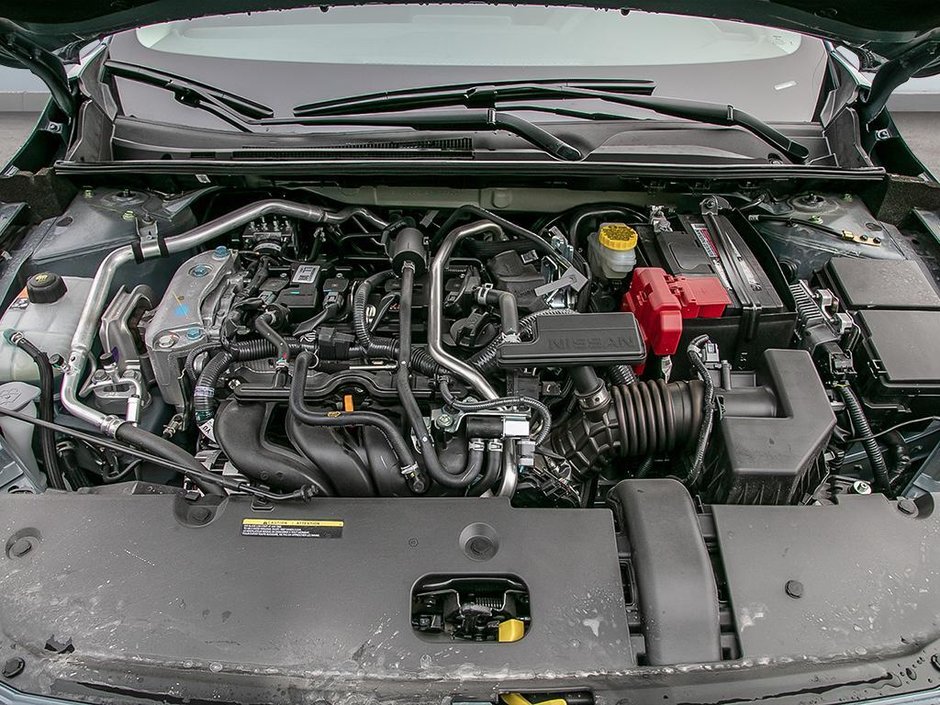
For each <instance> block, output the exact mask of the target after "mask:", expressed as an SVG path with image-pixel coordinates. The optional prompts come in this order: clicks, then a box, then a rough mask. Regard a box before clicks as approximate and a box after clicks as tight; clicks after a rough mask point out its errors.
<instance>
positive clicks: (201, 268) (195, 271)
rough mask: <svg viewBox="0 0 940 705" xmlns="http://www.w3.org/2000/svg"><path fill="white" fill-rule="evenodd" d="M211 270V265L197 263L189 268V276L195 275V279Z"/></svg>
mask: <svg viewBox="0 0 940 705" xmlns="http://www.w3.org/2000/svg"><path fill="white" fill-rule="evenodd" d="M211 271H212V267H210V266H209V265H207V264H197V265H196V266H195V267H193V268H192V269H190V270H189V276H191V277H196V278H197V279H199V278H200V277H204V276H206V275H207V274H208V273H209V272H211Z"/></svg>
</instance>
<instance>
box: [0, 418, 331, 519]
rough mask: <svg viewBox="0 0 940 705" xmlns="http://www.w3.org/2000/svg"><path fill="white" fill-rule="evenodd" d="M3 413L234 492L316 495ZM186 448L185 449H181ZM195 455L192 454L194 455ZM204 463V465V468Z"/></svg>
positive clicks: (288, 497) (276, 497)
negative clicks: (282, 490) (257, 483)
mask: <svg viewBox="0 0 940 705" xmlns="http://www.w3.org/2000/svg"><path fill="white" fill-rule="evenodd" d="M0 416H9V417H10V418H12V419H16V420H17V421H23V422H24V423H28V424H32V425H33V426H36V427H38V428H48V429H50V430H52V431H58V432H59V433H61V434H62V435H64V436H71V437H72V438H77V439H79V440H81V441H84V442H85V443H88V444H90V445H92V446H101V447H102V448H110V449H111V450H114V451H116V452H118V453H124V454H126V455H130V456H132V457H134V458H139V459H140V460H145V461H147V462H148V463H153V464H154V465H159V466H161V467H165V468H167V469H169V470H175V471H176V472H178V473H180V474H181V475H184V476H185V477H188V478H189V479H190V480H193V481H194V482H195V481H196V480H197V479H198V480H202V481H205V482H207V483H213V484H215V485H217V486H218V487H221V488H224V489H227V490H231V491H233V492H245V493H246V494H250V495H253V496H255V497H262V498H263V499H268V500H271V501H275V502H277V501H293V500H298V499H301V500H308V499H310V498H311V497H312V496H313V494H312V491H311V489H310V488H308V487H303V488H301V489H299V490H295V491H294V492H291V493H289V494H278V493H276V492H269V491H268V490H264V489H261V488H260V487H254V486H253V485H249V484H248V483H245V482H239V481H236V480H230V479H228V478H226V477H222V476H221V475H214V474H213V473H211V472H209V471H208V470H205V469H200V470H196V469H195V468H194V467H189V466H188V465H186V464H180V463H177V462H174V461H172V460H168V459H166V458H162V457H160V456H159V455H153V454H152V453H148V452H146V451H142V450H138V449H137V448H134V447H133V446H128V445H125V444H123V443H117V442H115V441H112V440H111V439H110V438H104V437H101V436H93V435H92V434H90V433H85V432H84V431H79V430H77V429H74V428H70V427H68V426H63V425H62V424H58V423H54V422H50V421H44V420H43V419H37V418H33V417H32V416H26V415H25V414H21V413H19V412H17V411H12V410H10V409H5V408H3V407H0ZM123 425H125V426H130V424H123ZM181 450H182V449H181ZM190 457H192V456H190ZM201 467H202V466H201V465H200V468H201Z"/></svg>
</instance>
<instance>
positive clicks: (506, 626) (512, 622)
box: [498, 619, 525, 644]
mask: <svg viewBox="0 0 940 705" xmlns="http://www.w3.org/2000/svg"><path fill="white" fill-rule="evenodd" d="M523 636H525V624H523V623H522V621H521V620H518V619H507V620H506V621H505V622H500V623H499V635H498V640H499V643H501V644H509V643H511V642H513V641H519V640H520V639H521V638H522V637H523Z"/></svg>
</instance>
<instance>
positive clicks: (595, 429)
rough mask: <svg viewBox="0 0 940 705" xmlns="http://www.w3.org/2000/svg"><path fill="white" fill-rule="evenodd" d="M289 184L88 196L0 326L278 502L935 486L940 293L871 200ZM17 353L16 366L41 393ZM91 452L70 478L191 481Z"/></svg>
mask: <svg viewBox="0 0 940 705" xmlns="http://www.w3.org/2000/svg"><path fill="white" fill-rule="evenodd" d="M273 196H274V194H270V197H268V198H264V199H255V200H249V199H245V201H246V202H244V203H239V205H237V206H236V207H229V203H230V202H231V201H232V200H235V201H236V202H237V201H238V200H241V199H238V198H237V196H235V195H234V194H231V195H229V194H224V195H223V194H219V193H216V194H213V195H212V196H207V197H205V198H206V200H208V201H210V202H211V203H207V204H203V208H206V209H207V210H206V212H205V214H204V215H203V216H201V218H200V217H199V216H197V215H196V214H195V212H194V209H193V204H187V206H186V208H184V209H183V210H182V211H181V212H179V213H178V214H176V216H175V217H174V220H175V221H177V222H173V221H171V222H169V223H166V222H160V219H159V217H158V215H157V213H158V212H159V211H158V210H157V209H158V208H160V207H162V208H163V209H167V204H166V203H165V202H164V203H161V202H159V201H157V202H154V199H155V196H154V194H146V193H143V192H133V191H129V190H124V191H120V192H106V193H103V194H98V193H94V192H93V194H92V195H91V196H90V197H89V198H86V199H77V201H76V205H77V208H76V210H77V213H76V215H77V216H78V221H76V222H72V223H69V225H68V226H62V225H61V224H62V223H63V222H64V221H65V220H67V219H68V218H71V217H72V216H67V217H66V218H64V219H60V221H59V223H58V224H57V225H54V226H53V228H54V229H61V230H62V233H61V235H60V234H59V233H56V232H53V233H52V234H51V235H52V236H53V238H55V239H53V243H52V248H51V250H50V249H49V248H44V249H43V250H41V251H40V252H39V253H38V254H39V259H40V261H38V262H37V261H35V260H36V259H37V257H34V258H33V259H34V261H33V262H32V263H31V266H32V267H34V268H41V270H42V271H38V272H36V273H34V274H32V275H31V276H27V277H25V279H26V281H25V286H24V287H23V289H22V291H21V293H20V294H19V295H17V297H16V298H15V299H14V300H13V301H12V302H11V304H10V305H9V307H8V309H7V312H6V314H5V317H4V320H3V322H2V323H3V328H4V329H8V330H10V331H18V332H19V333H20V335H21V336H23V337H25V338H26V339H27V340H29V341H31V342H32V343H33V344H35V345H36V347H38V348H40V349H41V350H42V351H43V352H45V353H46V354H48V355H55V356H57V357H56V358H55V360H54V361H58V364H59V367H58V368H57V369H56V371H55V372H56V374H57V375H58V374H59V372H62V381H63V387H62V405H63V407H64V410H65V412H66V413H65V415H64V417H63V418H66V419H67V418H73V419H74V421H75V422H76V423H78V427H81V426H82V422H83V423H84V426H85V427H86V428H87V426H88V425H92V426H96V427H98V429H99V430H102V431H104V432H106V433H108V432H111V433H112V434H113V432H114V431H115V430H116V429H117V428H118V427H120V426H123V427H124V428H125V429H129V428H131V427H138V428H140V429H142V430H146V431H148V432H149V433H151V434H154V435H157V436H160V437H161V438H163V439H164V440H165V441H166V440H169V441H170V442H171V443H173V444H175V445H177V446H180V447H182V448H183V449H185V450H187V451H188V452H190V453H192V454H193V455H194V456H195V457H196V458H198V459H199V462H200V464H201V465H202V466H204V468H205V469H206V471H208V472H210V473H215V474H217V475H218V476H219V477H222V478H226V479H227V480H229V484H230V485H231V483H235V484H236V485H237V484H238V483H241V484H242V485H244V486H257V487H258V488H263V489H264V490H265V491H268V492H270V493H272V494H273V495H277V494H278V493H287V494H289V493H300V495H299V496H308V497H313V496H345V497H367V496H415V495H419V496H422V495H430V496H440V495H447V496H452V495H458V496H463V495H468V496H482V495H494V494H495V495H501V496H508V497H512V498H514V502H515V503H517V504H518V505H520V506H548V507H552V506H554V507H579V506H580V507H586V506H592V505H593V504H594V503H595V502H596V501H597V500H598V498H602V497H603V496H604V495H605V494H606V491H605V490H604V488H605V487H607V488H609V487H610V486H612V485H613V484H615V483H616V482H617V481H618V480H621V479H625V478H630V477H638V478H644V477H671V478H675V479H677V480H679V481H681V482H683V483H684V484H685V485H686V486H687V487H688V488H689V489H690V491H692V492H693V493H695V494H697V495H698V496H700V497H701V498H702V500H703V501H705V502H707V503H742V504H806V503H812V502H819V501H831V499H832V492H837V493H838V492H842V491H850V492H851V491H859V490H860V488H861V489H864V486H865V483H867V486H868V487H870V488H873V489H874V491H880V492H884V493H885V494H887V495H888V496H891V497H894V496H897V495H898V494H899V493H901V492H903V491H904V490H905V488H906V487H908V486H909V485H910V483H911V482H912V481H913V480H914V476H913V475H912V473H914V471H915V467H916V463H915V462H913V461H912V460H911V459H910V457H909V455H910V454H909V452H908V451H907V450H905V443H904V439H903V438H901V437H898V436H897V434H896V433H894V432H891V433H888V432H886V431H885V429H886V428H888V427H889V426H892V425H893V424H896V423H898V422H899V421H901V422H903V421H905V420H908V419H910V418H920V417H923V416H924V415H925V414H928V412H929V411H930V409H931V408H933V407H934V406H935V404H936V400H937V392H938V383H940V370H935V369H932V368H931V365H933V366H934V367H935V363H932V362H931V361H930V359H931V356H930V355H929V352H928V350H927V349H924V350H917V349H916V345H915V344H914V343H913V341H907V342H903V341H904V338H906V337H910V334H909V333H907V332H906V330H907V329H910V330H915V329H916V330H920V331H923V332H924V335H923V336H922V337H921V338H920V339H921V340H923V341H924V343H925V344H926V343H927V341H929V340H930V339H931V335H932V334H935V333H936V332H938V330H940V295H938V293H937V290H936V287H935V285H934V284H933V282H932V281H931V279H930V272H929V269H928V265H929V264H930V262H928V261H925V260H924V259H923V258H921V257H918V256H917V255H916V253H905V251H904V249H903V248H904V247H905V246H906V245H907V243H906V241H905V238H904V237H902V236H901V235H900V234H899V233H898V234H897V235H896V236H895V237H891V235H890V231H889V230H887V229H886V228H892V226H885V225H879V224H876V223H874V222H871V218H872V216H871V215H866V214H865V213H859V212H858V211H859V204H857V203H853V202H852V201H851V200H848V201H847V200H845V199H846V198H849V197H834V196H826V195H819V194H804V195H800V196H796V197H794V198H791V199H789V200H783V199H781V200H779V201H777V202H767V203H759V204H744V205H743V207H742V206H740V205H738V206H737V207H735V206H734V205H732V203H731V202H729V200H728V199H726V198H724V197H720V196H706V197H704V198H702V199H701V200H700V202H699V203H698V204H697V206H696V208H695V209H689V208H687V207H686V208H681V207H676V206H661V205H651V206H647V207H640V206H631V205H609V204H607V205H605V204H600V205H593V204H592V205H588V206H581V207H577V208H573V209H570V210H569V211H566V212H562V213H559V214H556V215H552V216H547V215H544V214H539V213H520V214H512V216H508V215H497V214H496V213H494V212H492V211H488V210H485V209H483V208H481V207H478V206H473V205H465V206H461V207H457V208H454V209H442V210H439V209H416V208H400V209H399V208H385V209H381V210H379V209H367V208H365V207H362V206H346V207H344V208H339V207H333V208H331V207H327V206H323V205H313V204H310V203H301V202H299V201H293V200H289V199H287V198H274V197H273ZM83 200H84V202H83ZM223 202H225V203H226V205H225V206H223V205H221V204H222V203H223ZM116 211H120V217H121V219H122V220H121V221H120V223H121V224H125V225H126V224H130V225H133V226H134V231H135V233H134V234H135V235H136V236H137V239H136V241H135V242H131V243H130V244H124V245H123V246H121V247H116V248H115V249H111V250H110V253H109V254H108V255H107V257H105V258H104V259H103V263H100V262H95V259H96V257H95V255H94V253H89V252H88V251H87V249H86V247H85V246H86V240H85V239H84V238H82V239H81V248H82V249H81V250H79V249H78V247H79V243H78V242H75V243H71V242H69V235H68V233H67V232H66V231H67V230H69V229H71V230H78V229H80V226H81V225H82V221H83V220H87V219H88V218H89V217H91V216H95V217H98V218H101V217H102V216H104V217H108V216H109V215H110V216H114V215H117V213H116ZM214 211H220V212H221V211H226V212H221V213H220V214H216V213H215V212H214ZM819 214H823V215H825V216H827V217H831V218H833V219H838V218H842V219H847V220H850V221H851V220H852V219H855V220H858V219H860V218H861V219H862V220H864V221H865V222H864V223H859V224H858V225H855V226H852V225H851V224H846V223H842V224H838V223H837V224H836V227H841V228H842V229H841V230H837V229H836V228H834V227H831V226H828V225H825V224H824V223H823V218H822V217H821V216H820V215H819ZM800 216H803V219H802V220H801V219H800ZM197 218H200V220H201V222H194V221H196V219H197ZM188 219H189V220H190V222H186V221H187V220H188ZM178 223H185V225H187V226H191V227H189V229H188V230H186V231H185V232H183V233H181V234H173V233H172V230H173V229H174V228H180V227H182V226H181V225H179V224H178ZM168 226H169V231H170V232H167V233H164V232H162V230H166V229H168ZM851 227H854V228H855V229H854V230H852V229H850V228H851ZM125 229H126V228H125ZM866 232H870V233H871V234H864V233H866ZM895 232H896V233H897V232H898V231H896V230H895ZM56 235H59V237H55V236H56ZM116 236H117V237H118V238H120V236H119V235H117V234H116ZM811 236H815V237H814V238H813V239H812V240H811V239H810V237H811ZM110 245H117V242H109V241H108V238H104V240H103V242H102V243H101V246H102V247H103V248H107V247H109V246H110ZM103 253H104V250H102V254H103ZM76 255H78V256H77V257H76ZM154 255H156V256H157V257H158V259H157V260H153V259H149V258H150V257H152V256H154ZM135 260H136V261H135ZM155 262H159V264H160V265H161V266H160V267H159V268H155V267H154V266H153V265H154V263H155ZM820 263H823V264H822V265H821V264H820ZM92 266H93V267H94V268H95V269H96V270H97V276H96V277H90V276H87V275H85V276H83V274H85V273H86V272H88V271H89V269H90V268H91V267H92ZM899 284H903V286H899ZM908 327H909V328H908ZM8 338H9V336H8ZM934 339H935V335H934ZM47 341H49V342H47ZM11 348H12V346H9V347H8V349H7V351H6V355H7V358H6V364H5V365H4V369H0V377H2V378H3V380H4V381H7V382H11V381H19V382H34V381H36V380H37V379H38V378H37V372H36V369H37V368H36V366H35V365H34V364H32V361H31V360H30V359H29V357H28V355H27V354H26V353H25V352H24V351H23V350H20V349H11ZM869 417H870V418H869ZM873 429H874V430H873ZM883 431H884V433H881V432H883ZM876 433H877V435H876ZM872 438H880V439H881V440H880V443H872V442H871V439H872ZM889 440H890V441H891V445H890V446H888V447H885V442H886V441H889ZM853 441H854V442H855V447H856V449H858V447H859V444H860V447H861V448H862V450H864V453H863V457H862V458H860V459H859V462H858V463H855V462H854V461H855V458H854V457H853V458H852V459H851V460H849V461H847V460H846V457H845V455H846V452H847V451H848V450H849V449H850V448H851V447H852V446H853ZM70 443H71V445H72V447H71V448H70V449H69V451H68V453H66V454H65V458H64V462H63V463H62V465H63V468H62V469H61V471H60V472H59V474H60V475H62V478H61V479H60V480H59V482H60V483H62V482H64V483H66V484H67V485H68V486H69V487H71V488H72V489H77V488H78V487H83V486H84V487H88V486H97V485H101V484H109V483H113V482H114V481H116V480H118V479H124V480H126V479H136V480H139V481H147V482H154V483H170V484H173V482H174V481H173V480H172V475H173V473H172V472H170V473H169V474H168V472H167V468H160V467H158V466H154V465H153V464H151V463H148V462H147V461H146V460H142V459H141V458H137V459H133V458H130V459H128V458H122V457H121V455H120V453H106V454H102V453H100V452H97V451H96V450H95V449H94V448H92V447H91V446H90V445H89V444H88V443H84V442H82V441H81V440H77V441H74V442H70ZM13 450H14V451H16V450H18V449H16V448H13ZM19 450H21V452H23V453H24V454H25V455H27V456H30V454H31V453H32V450H31V449H26V450H22V448H21V449H19ZM150 450H152V448H151V449H150ZM889 456H892V457H889ZM900 457H907V458H908V460H907V461H899V460H898V458H900ZM28 459H29V460H30V463H29V464H30V465H31V466H32V467H37V466H38V461H37V459H36V455H35V454H33V456H32V457H31V458H28ZM138 461H139V462H138ZM853 463H854V464H853ZM129 467H130V471H129V470H128V468H129ZM844 472H848V474H844ZM856 475H857V477H856ZM833 478H842V480H840V481H838V482H835V483H834V481H833ZM52 479H53V480H54V479H55V478H52ZM27 480H29V478H27ZM849 480H852V482H849ZM856 481H858V482H859V483H862V484H855V483H856ZM32 482H33V484H34V485H35V487H34V489H41V487H40V486H41V485H43V478H42V477H40V476H38V475H37V476H36V477H34V478H33V480H32ZM191 482H192V480H191V478H190V479H189V480H187V484H190V483H191ZM50 484H51V485H52V486H56V483H55V482H50ZM196 486H197V487H201V488H202V490H205V487H206V485H205V482H201V483H199V484H198V485H196ZM853 488H854V489H853ZM225 491H226V492H229V491H233V488H232V487H229V488H228V489H226V490H225Z"/></svg>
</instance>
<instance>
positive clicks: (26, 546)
mask: <svg viewBox="0 0 940 705" xmlns="http://www.w3.org/2000/svg"><path fill="white" fill-rule="evenodd" d="M32 550H33V542H32V541H30V540H29V539H28V538H25V537H23V538H18V539H17V540H16V541H14V542H13V545H12V546H10V556H11V557H12V558H22V557H23V556H25V555H26V554H27V553H29V552H30V551H32Z"/></svg>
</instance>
